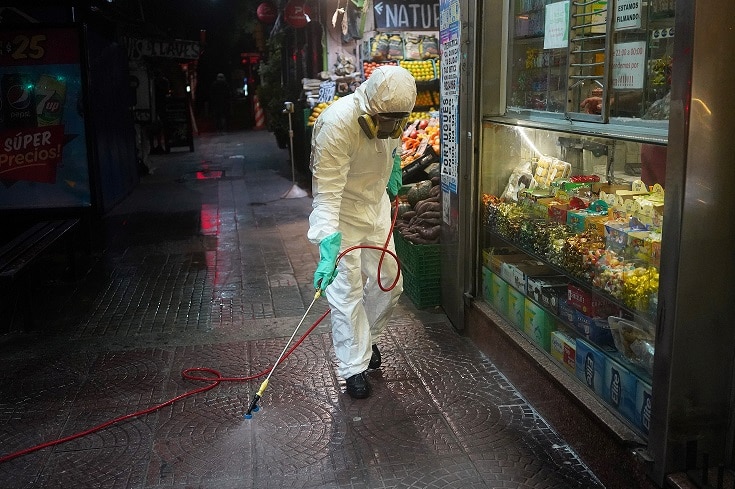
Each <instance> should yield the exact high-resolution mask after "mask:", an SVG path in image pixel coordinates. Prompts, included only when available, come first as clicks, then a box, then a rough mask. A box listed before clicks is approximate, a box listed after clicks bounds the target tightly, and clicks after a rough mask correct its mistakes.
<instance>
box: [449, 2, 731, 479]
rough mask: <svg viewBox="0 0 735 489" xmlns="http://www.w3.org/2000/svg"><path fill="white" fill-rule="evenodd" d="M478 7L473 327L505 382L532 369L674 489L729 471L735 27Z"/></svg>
mask: <svg viewBox="0 0 735 489" xmlns="http://www.w3.org/2000/svg"><path fill="white" fill-rule="evenodd" d="M463 8H466V9H467V10H469V11H472V10H473V9H477V23H478V24H479V25H480V26H482V27H481V28H478V29H477V31H478V32H479V33H481V34H478V37H477V38H476V40H477V44H478V46H481V47H480V48H479V49H478V54H477V64H478V68H477V69H476V73H475V72H473V71H472V70H471V69H467V70H466V72H463V74H467V75H469V76H472V77H473V80H474V81H475V84H476V86H477V87H479V88H478V89H472V88H470V89H469V90H466V91H465V92H464V93H462V94H461V97H462V98H463V99H465V100H471V101H475V102H476V103H475V104H474V105H475V113H473V114H462V117H461V119H460V120H461V122H460V131H458V132H459V133H460V134H461V135H462V138H463V140H462V142H463V143H467V142H468V141H470V140H473V141H472V142H471V144H473V145H474V148H475V153H476V155H477V156H476V159H475V162H474V165H473V166H472V169H471V170H460V173H461V174H466V176H467V180H469V181H471V182H472V185H471V188H470V189H467V188H464V189H460V191H459V193H460V194H462V193H464V194H465V195H466V194H470V195H472V197H473V199H472V200H473V202H472V203H471V204H469V205H467V206H463V207H462V209H461V213H463V214H466V215H470V216H473V219H474V222H475V224H474V226H472V227H471V229H470V230H461V229H460V231H459V234H460V238H459V248H460V249H467V248H466V247H467V246H469V249H471V251H472V256H474V257H475V260H474V262H473V263H472V265H471V268H472V269H471V270H469V271H468V272H466V273H468V274H469V275H472V276H473V277H474V278H475V280H474V281H473V283H472V284H471V285H470V286H468V288H467V289H466V290H465V297H471V300H467V301H466V306H465V310H466V312H465V317H467V318H468V320H467V322H466V323H465V324H464V325H463V327H464V328H465V330H466V331H468V332H469V334H470V335H475V337H478V338H480V340H481V341H484V344H485V345H487V349H488V350H490V351H491V358H493V355H494V354H496V355H497V357H498V358H502V361H501V363H503V367H504V368H506V369H512V368H513V361H514V360H512V359H511V360H510V361H508V358H509V357H513V355H515V357H516V358H518V359H520V358H521V357H523V358H532V360H531V361H525V360H524V361H525V363H524V367H528V366H529V365H532V366H533V367H534V368H536V369H539V370H543V371H544V374H545V377H543V376H542V378H546V379H554V380H553V382H552V383H554V384H555V385H559V386H561V390H566V391H568V393H569V399H571V401H570V406H572V405H574V406H576V405H580V404H583V405H584V406H585V408H586V412H587V414H590V416H592V417H593V418H595V419H597V421H601V424H602V425H606V426H608V427H609V428H610V431H611V432H613V437H614V438H617V440H618V441H619V443H620V445H621V446H625V447H626V449H627V450H628V451H634V452H635V459H636V460H637V461H639V462H641V465H642V466H643V467H644V470H645V471H646V472H647V473H648V474H649V476H650V478H651V480H653V481H654V482H655V483H656V484H658V485H659V486H661V487H663V486H664V484H665V483H666V480H667V477H669V476H670V475H671V474H673V473H677V472H680V473H687V472H691V471H692V470H693V469H694V468H695V467H696V468H697V470H698V472H699V473H702V472H703V470H704V471H705V472H706V469H707V466H708V465H709V467H714V468H716V467H717V466H718V465H719V466H720V467H721V468H722V469H724V470H725V472H726V473H727V471H731V469H732V467H733V459H734V453H733V447H734V446H735V440H734V439H735V436H734V434H733V428H732V427H733V426H734V425H735V423H734V418H733V412H734V410H733V408H732V407H733V400H732V398H731V395H730V392H732V391H733V386H734V385H735V383H734V381H733V367H734V366H735V361H734V360H733V355H732V351H735V333H733V330H732V328H731V327H730V326H729V321H728V319H727V318H728V317H729V316H730V315H731V310H730V304H732V303H733V299H735V297H733V293H732V290H733V289H732V286H731V277H732V273H733V272H734V270H733V266H734V264H733V260H732V257H731V255H732V253H731V250H732V247H733V245H735V243H733V236H732V233H730V232H729V231H728V230H727V228H728V227H729V226H727V225H725V224H724V223H726V222H732V220H731V219H732V217H733V213H734V211H733V209H735V207H734V206H733V204H734V202H733V197H732V192H730V191H729V190H728V189H730V188H731V187H732V185H733V184H735V174H734V173H735V172H733V171H732V168H733V161H732V160H733V152H732V147H731V146H732V144H731V142H730V141H729V140H728V138H729V134H730V133H731V132H732V129H733V128H734V127H735V120H734V119H735V110H734V108H733V105H734V104H733V101H732V98H731V97H723V95H724V92H723V90H724V89H725V88H726V87H729V86H732V84H733V82H735V80H734V79H733V78H734V77H733V74H732V73H731V72H732V70H729V69H725V66H722V61H720V62H719V63H718V62H713V60H723V59H724V58H722V56H721V55H722V54H723V53H729V52H732V48H733V44H734V43H735V40H731V39H729V38H727V39H724V38H723V40H722V41H718V40H717V39H720V38H719V37H717V33H718V32H720V33H721V32H729V30H730V29H732V27H733V26H732V24H733V20H732V19H730V18H729V17H728V16H727V15H726V14H725V13H724V11H723V10H722V9H721V8H720V7H718V5H717V4H715V3H714V2H712V1H703V0H697V1H696V2H689V1H673V0H652V1H650V2H638V1H635V0H617V1H612V0H608V1H582V0H571V1H556V0H514V1H510V2H506V1H502V0H491V1H490V2H466V3H464V4H463ZM468 37H471V34H468ZM718 53H719V54H718ZM718 64H719V65H721V66H718ZM724 64H725V65H727V63H724ZM497 87H499V88H497ZM460 105H461V106H462V107H465V106H466V105H465V104H460ZM473 134H474V135H475V137H474V138H472V136H473ZM466 154H467V153H465V155H466ZM463 158H464V159H465V160H466V159H467V156H463ZM442 239H443V240H444V239H445V238H444V232H443V236H442ZM468 242H469V245H468ZM480 317H481V318H482V323H483V326H482V327H486V329H485V330H484V331H483V334H484V336H485V338H483V334H478V330H479V327H478V326H477V325H476V324H471V323H472V322H473V321H477V318H480ZM486 338H490V339H489V340H488V339H486ZM511 344H512V345H513V351H514V353H510V354H509V353H508V352H507V348H506V347H507V346H508V345H511ZM504 348H505V350H506V351H503V349H504ZM518 363H519V365H520V363H521V361H520V360H519V362H518ZM715 364H716V365H718V367H717V368H712V367H713V366H714V365H715ZM519 369H520V367H519ZM509 376H510V377H511V378H512V379H514V378H515V379H521V377H520V376H516V377H514V374H513V373H511V374H509ZM590 399H591V400H592V401H590ZM620 453H622V452H620ZM621 462H622V463H625V461H621ZM692 477H693V478H695V479H696V477H694V476H692ZM699 482H700V483H701V478H700V480H699Z"/></svg>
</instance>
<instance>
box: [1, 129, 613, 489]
mask: <svg viewBox="0 0 735 489" xmlns="http://www.w3.org/2000/svg"><path fill="white" fill-rule="evenodd" d="M288 158H289V155H288V150H285V149H280V148H278V147H277V146H276V143H275V138H274V137H273V135H272V134H270V133H267V132H236V133H228V134H223V135H202V136H198V137H197V139H196V141H195V151H194V152H188V151H181V152H172V153H170V154H167V155H160V156H154V157H152V158H151V168H150V169H151V174H150V175H147V176H144V177H142V181H141V183H140V184H139V185H138V186H137V187H136V188H135V190H134V191H133V193H132V194H131V195H130V196H129V197H127V198H126V199H125V200H124V201H123V202H122V203H120V204H119V205H118V206H117V207H116V208H115V209H113V210H112V211H111V212H110V213H109V214H108V215H107V216H105V218H104V234H105V236H104V237H102V239H101V241H102V242H104V243H105V246H104V250H102V251H100V252H99V253H97V254H96V255H95V257H94V258H95V260H94V262H93V263H92V266H91V267H90V270H89V272H88V273H87V274H86V275H85V276H84V277H83V278H82V279H81V280H79V281H77V282H74V283H66V282H63V281H58V280H54V277H53V275H52V274H49V276H48V277H47V280H46V281H45V282H44V283H43V286H42V287H39V289H38V290H37V292H36V293H37V294H39V296H40V297H43V298H44V300H43V301H39V302H40V305H39V311H38V313H39V314H40V315H41V316H42V317H43V321H42V325H41V326H40V327H39V328H38V329H37V330H36V331H26V332H13V333H9V334H4V335H2V336H0V346H1V348H0V362H2V365H3V367H4V368H3V369H2V373H0V447H2V448H0V457H3V456H4V455H8V454H11V453H14V452H17V451H20V450H23V449H26V448H29V447H35V446H38V445H39V444H41V443H44V442H49V441H52V440H57V439H59V438H63V437H67V436H70V435H73V434H76V433H79V432H81V431H84V430H87V429H90V428H92V427H96V426H98V425H100V424H101V423H105V422H107V421H109V420H113V419H115V418H117V417H122V416H126V415H128V414H130V413H137V412H139V411H141V410H146V409H148V408H151V407H152V406H156V405H159V404H162V403H166V402H167V401H168V400H170V399H173V398H174V397H176V396H181V395H183V394H184V393H187V392H189V391H191V390H192V389H197V388H201V387H206V386H209V385H211V383H206V382H194V381H191V380H187V379H184V378H182V371H184V370H185V369H187V368H191V367H206V368H208V369H213V370H216V371H217V372H219V374H220V375H222V376H224V377H238V378H244V377H253V379H252V380H250V381H222V382H220V383H219V385H216V386H214V387H213V388H212V389H211V390H207V391H205V392H199V393H196V394H193V395H190V396H186V397H183V398H181V399H180V400H177V401H176V402H173V403H170V404H167V405H165V406H164V407H162V408H161V409H158V410H155V411H153V412H151V413H149V414H145V415H141V416H136V417H132V418H130V419H125V420H123V421H121V422H119V423H115V424H113V425H111V426H108V427H105V428H103V429H100V430H97V431H94V432H92V433H89V434H87V435H86V436H82V437H79V438H76V439H74V440H71V441H67V442H65V443H61V444H57V445H54V446H49V447H46V448H43V449H40V450H37V451H33V452H32V453H29V454H26V455H22V456H19V457H17V458H13V459H12V460H9V461H6V462H4V463H0V487H3V488H25V487H34V488H59V487H64V488H93V487H95V488H96V487H100V488H164V487H181V488H183V487H187V488H194V487H196V488H212V489H227V488H233V489H234V488H238V489H239V488H259V489H265V488H284V487H291V488H429V487H436V488H457V489H459V488H462V489H466V488H499V487H503V488H558V489H568V488H574V487H578V488H598V487H603V484H602V483H601V482H600V481H599V480H598V478H597V477H596V476H595V474H593V473H592V472H591V471H590V470H589V468H588V467H587V466H586V465H585V464H584V463H583V461H582V460H581V458H580V457H579V456H578V455H577V454H576V453H575V452H574V451H573V450H572V449H571V448H570V447H569V445H568V444H567V443H566V442H565V441H564V440H562V439H561V438H560V437H559V436H558V435H557V434H556V432H555V431H554V430H553V429H551V427H550V426H549V425H548V424H547V423H546V421H545V420H544V419H542V418H541V417H540V416H539V415H538V414H537V412H536V411H535V410H534V408H533V407H532V406H530V405H529V404H528V403H527V402H526V401H525V400H524V399H523V398H522V397H521V396H520V395H519V393H518V392H517V391H516V389H515V388H514V387H513V386H512V385H511V384H510V383H509V382H508V381H507V379H506V378H505V376H504V375H503V374H502V373H501V372H499V371H498V370H497V369H496V368H495V366H494V365H493V364H492V363H491V362H490V361H489V360H488V358H487V357H486V356H485V355H483V354H482V353H481V352H480V351H479V350H478V348H477V347H476V346H475V345H474V344H473V343H471V342H470V341H469V340H467V339H466V338H463V337H462V336H460V335H458V334H457V333H456V331H455V329H454V328H453V327H452V325H451V324H450V323H449V321H448V320H447V317H446V315H444V314H443V312H442V311H441V309H440V308H431V309H428V310H418V309H416V308H415V307H414V305H413V304H412V303H411V302H410V300H409V299H408V298H407V297H403V298H402V299H401V302H400V305H399V308H398V310H397V313H396V314H395V316H394V317H393V318H392V319H391V321H390V324H389V326H388V329H387V331H386V333H385V334H384V337H383V339H382V341H381V343H380V346H381V351H382V353H383V367H382V368H381V369H380V370H376V371H373V372H371V373H370V379H371V383H372V386H373V395H372V396H371V397H370V398H369V399H366V400H360V401H355V400H353V399H351V398H350V397H349V396H347V395H346V394H344V382H343V381H342V380H341V379H339V378H337V377H336V375H335V368H334V358H333V352H332V346H331V336H330V329H329V319H328V317H327V319H325V320H324V321H322V323H321V324H320V325H319V326H317V327H316V329H315V330H314V332H313V333H312V334H310V335H309V336H308V337H307V338H306V339H305V340H304V341H303V343H302V344H301V345H300V346H299V347H298V348H297V349H296V350H295V351H294V353H293V354H292V355H291V356H289V357H288V358H287V359H286V360H285V361H284V362H283V364H282V365H281V366H279V368H278V370H277V371H276V372H275V373H274V375H273V377H272V379H271V382H270V385H269V387H268V389H267V390H266V391H265V393H264V396H263V398H262V400H261V401H260V407H261V410H260V411H258V412H257V413H255V414H254V416H253V418H252V419H250V420H245V419H243V414H244V412H245V411H246V410H247V407H248V405H249V403H250V401H251V399H252V396H253V394H254V393H255V392H256V391H257V389H258V387H259V386H260V382H261V381H262V379H263V378H264V377H263V375H262V373H263V372H264V370H265V369H267V368H268V367H269V366H270V365H272V363H273V361H274V360H275V359H276V358H277V357H278V355H279V353H280V352H281V351H282V349H283V348H284V346H285V344H286V341H287V339H288V337H289V336H290V335H291V333H292V332H293V330H294V328H295V327H296V325H297V324H298V322H299V320H300V319H301V317H302V316H303V315H304V313H305V311H306V309H307V307H308V305H309V304H310V302H311V300H312V298H313V294H314V291H313V288H312V285H311V280H312V276H313V272H314V269H315V267H316V263H317V260H318V249H317V247H316V246H314V245H312V244H311V243H309V242H308V241H307V239H306V237H305V235H306V230H307V227H308V215H309V212H310V211H311V198H310V197H308V196H307V197H302V198H295V199H285V198H282V196H283V195H284V194H285V193H286V192H288V191H289V190H290V189H291V186H292V181H291V167H290V163H289V160H288ZM52 270H53V268H52V267H50V268H49V271H52ZM327 308H328V305H327V304H326V301H325V299H320V300H319V301H318V302H317V303H316V304H315V306H314V308H313V310H312V312H311V313H310V314H309V315H308V317H307V319H306V321H305V322H304V326H303V327H302V328H301V331H305V330H306V329H307V327H308V326H309V325H311V324H312V323H314V322H315V321H316V320H317V318H318V317H319V316H321V315H322V314H323V313H325V312H326V311H327ZM297 337H298V336H297ZM201 375H206V376H208V377H214V376H215V375H216V374H215V373H213V372H211V371H210V372H208V373H204V374H201Z"/></svg>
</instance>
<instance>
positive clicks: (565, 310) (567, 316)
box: [559, 297, 575, 328]
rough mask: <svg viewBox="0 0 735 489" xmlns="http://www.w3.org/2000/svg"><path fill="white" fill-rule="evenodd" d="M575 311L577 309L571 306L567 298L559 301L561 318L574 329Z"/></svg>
mask: <svg viewBox="0 0 735 489" xmlns="http://www.w3.org/2000/svg"><path fill="white" fill-rule="evenodd" d="M574 311H575V309H574V308H573V307H572V306H570V305H569V303H568V302H567V300H566V297H565V298H564V299H562V300H560V301H559V317H560V318H561V319H562V320H563V321H564V322H565V323H567V324H568V325H569V326H570V327H572V328H573V327H574Z"/></svg>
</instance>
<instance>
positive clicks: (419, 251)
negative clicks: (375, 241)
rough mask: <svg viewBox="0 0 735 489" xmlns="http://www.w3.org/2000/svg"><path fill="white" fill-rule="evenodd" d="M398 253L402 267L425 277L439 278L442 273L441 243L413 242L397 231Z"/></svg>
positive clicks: (394, 235) (394, 236)
mask: <svg viewBox="0 0 735 489" xmlns="http://www.w3.org/2000/svg"><path fill="white" fill-rule="evenodd" d="M393 241H394V242H395V245H396V255H398V259H399V260H401V269H403V270H404V271H405V270H406V269H408V270H409V271H411V272H412V273H415V274H417V275H420V276H422V277H425V278H432V279H438V278H439V276H440V275H441V245H439V244H413V243H411V242H410V241H408V240H407V239H406V238H404V237H403V236H401V234H400V233H398V232H397V231H396V232H394V233H393Z"/></svg>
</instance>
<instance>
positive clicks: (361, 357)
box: [308, 66, 416, 399]
mask: <svg viewBox="0 0 735 489" xmlns="http://www.w3.org/2000/svg"><path fill="white" fill-rule="evenodd" d="M415 103H416V82H415V80H414V78H413V76H412V75H411V74H410V73H409V72H408V71H407V70H406V69H405V68H401V67H398V66H382V67H380V68H378V69H376V70H375V71H373V73H372V75H371V76H370V78H369V79H368V80H367V81H365V82H364V83H362V84H361V85H360V86H359V87H358V88H357V90H356V91H355V93H353V94H350V95H347V96H345V97H343V98H340V99H338V100H337V101H335V102H334V103H333V104H331V105H330V106H329V107H328V108H327V109H326V110H325V111H324V112H322V113H321V115H320V116H319V117H318V118H317V120H316V123H315V124H314V130H313V134H312V144H311V170H312V175H313V178H312V193H313V196H314V203H313V210H312V212H311V215H310V216H309V231H308V238H309V240H310V241H311V242H312V243H315V244H319V250H320V262H319V264H318V266H317V270H316V272H315V274H314V287H315V288H316V289H321V290H324V291H325V293H326V297H327V300H328V301H329V304H330V306H331V322H332V340H333V344H334V351H335V354H336V357H337V361H338V367H337V368H338V370H337V373H338V374H339V375H340V376H341V377H342V378H343V379H345V381H346V390H347V393H348V394H349V395H350V396H352V397H354V398H357V399H361V398H365V397H368V396H369V395H370V384H369V383H368V379H367V377H366V375H365V372H366V370H368V369H369V368H370V369H373V368H378V367H379V366H380V363H381V357H380V350H379V349H378V347H377V345H376V340H377V338H378V336H379V335H380V333H381V332H382V331H383V329H384V328H385V326H386V324H387V323H388V319H389V318H390V315H391V313H392V312H393V309H394V308H395V306H396V304H397V303H398V299H399V298H400V295H401V293H402V292H403V281H402V280H400V279H399V281H398V282H397V283H396V286H395V287H394V288H393V289H392V290H390V291H388V292H386V291H383V290H381V287H380V285H379V284H378V280H380V284H382V285H383V287H384V288H387V287H388V286H390V284H392V283H393V281H394V280H395V278H396V275H397V273H398V265H397V263H396V262H395V259H394V258H393V257H392V256H391V255H389V254H385V255H384V256H385V259H384V260H383V262H382V265H381V267H380V274H381V276H380V278H378V276H377V275H378V263H379V261H380V258H381V254H382V252H381V251H379V250H375V249H364V248H359V249H356V250H354V251H351V252H349V253H347V254H346V255H344V256H343V257H342V258H341V259H340V261H339V263H338V265H337V268H336V269H335V261H336V258H337V255H338V254H339V253H340V251H342V250H345V249H347V248H349V247H351V246H354V245H373V246H379V247H382V246H383V245H384V244H385V241H386V239H388V237H389V232H390V223H391V203H390V201H391V200H392V199H393V198H395V196H396V194H397V193H398V190H399V189H400V187H401V184H402V182H401V167H400V151H401V146H400V144H401V139H400V136H401V133H402V131H403V129H404V127H405V125H406V122H407V118H408V116H409V115H410V113H411V111H412V110H413V107H414V104H415ZM386 190H387V191H386ZM388 249H389V250H391V251H393V252H395V247H394V244H393V238H392V236H390V241H389V243H388ZM363 277H364V279H363Z"/></svg>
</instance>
